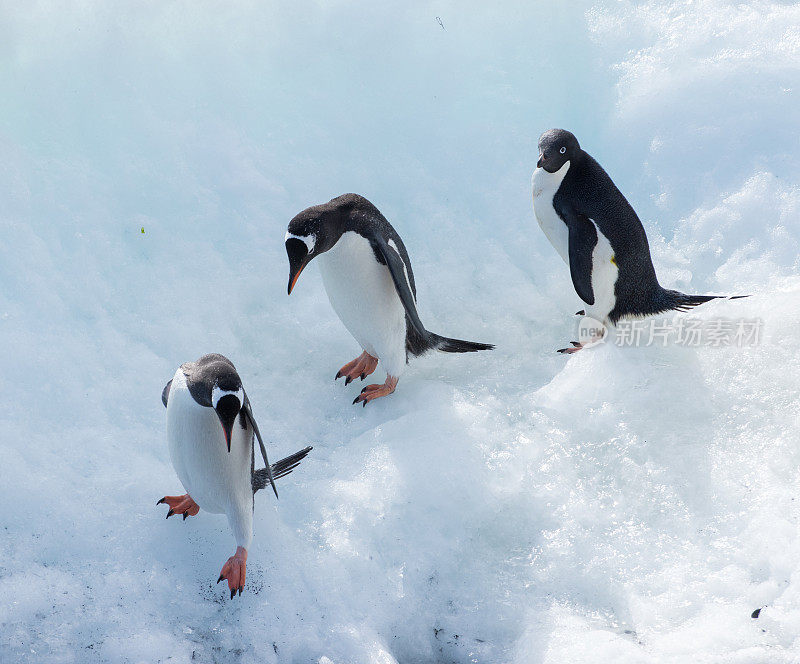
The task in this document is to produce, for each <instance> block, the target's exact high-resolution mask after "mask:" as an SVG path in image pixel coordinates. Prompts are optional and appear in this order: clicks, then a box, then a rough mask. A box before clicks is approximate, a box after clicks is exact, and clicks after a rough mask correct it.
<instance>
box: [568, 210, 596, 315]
mask: <svg viewBox="0 0 800 664" xmlns="http://www.w3.org/2000/svg"><path fill="white" fill-rule="evenodd" d="M565 216H566V218H567V226H568V228H569V273H570V275H571V276H572V285H573V286H575V292H576V293H578V296H579V297H580V298H581V300H583V301H584V302H586V304H588V305H589V306H591V305H593V304H594V290H593V289H592V251H594V247H595V245H596V244H597V229H595V227H594V224H593V223H592V221H591V220H590V219H589V218H588V217H586V216H584V215H582V214H567V215H565Z"/></svg>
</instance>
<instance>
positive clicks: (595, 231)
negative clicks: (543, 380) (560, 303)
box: [533, 129, 746, 353]
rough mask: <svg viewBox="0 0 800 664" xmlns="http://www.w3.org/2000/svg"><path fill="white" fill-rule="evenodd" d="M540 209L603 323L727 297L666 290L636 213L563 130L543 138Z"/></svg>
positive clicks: (589, 311) (536, 178)
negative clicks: (658, 276)
mask: <svg viewBox="0 0 800 664" xmlns="http://www.w3.org/2000/svg"><path fill="white" fill-rule="evenodd" d="M533 209H534V212H535V214H536V219H537V221H538V222H539V226H540V227H541V228H542V230H543V231H544V234H545V235H546V236H547V239H548V240H549V241H550V244H552V245H553V247H555V249H556V251H557V252H558V253H559V255H560V256H561V258H563V259H564V261H565V262H566V263H567V264H568V265H569V271H570V275H571V276H572V284H573V285H574V286H575V291H576V292H577V293H578V296H579V297H580V298H581V299H582V300H583V301H584V302H585V303H586V305H587V306H586V308H585V310H584V311H585V314H586V315H587V316H590V317H591V318H594V319H595V320H597V321H599V322H600V323H602V324H603V325H609V324H610V325H615V324H616V323H617V321H618V320H619V319H621V318H634V317H641V316H648V315H651V314H658V313H661V312H663V311H668V310H670V309H675V310H678V311H685V310H687V309H689V308H691V307H695V306H697V305H698V304H702V303H703V302H708V301H709V300H713V299H715V298H719V297H727V296H724V295H686V294H684V293H680V292H678V291H674V290H667V289H665V288H662V287H661V286H660V285H659V283H658V279H657V278H656V271H655V269H654V268H653V261H652V260H651V258H650V245H649V244H648V243H647V235H645V232H644V227H643V226H642V222H641V221H639V217H637V216H636V212H635V211H634V210H633V208H632V207H631V205H630V203H628V201H627V200H626V199H625V197H624V196H623V195H622V193H621V192H620V191H619V189H617V187H616V186H615V185H614V183H613V182H612V181H611V178H610V177H609V176H608V174H607V173H606V172H605V171H604V170H603V167H602V166H600V164H598V163H597V162H596V161H595V160H594V159H593V158H592V157H591V156H590V155H589V154H587V153H586V152H584V151H583V150H582V149H581V146H580V145H579V144H578V139H576V138H575V136H573V135H572V134H571V133H570V132H568V131H566V130H564V129H550V130H549V131H546V132H544V133H543V134H542V135H541V137H540V138H539V161H538V162H537V164H536V170H535V171H534V172H533ZM732 297H734V298H735V297H746V296H732ZM584 311H579V312H578V313H579V314H583V313H584ZM572 345H573V347H572V348H562V349H561V350H559V351H558V352H559V353H575V352H577V351H578V350H580V349H581V347H582V346H583V344H580V343H578V342H575V341H573V342H572Z"/></svg>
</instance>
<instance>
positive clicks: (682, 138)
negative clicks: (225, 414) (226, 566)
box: [0, 0, 800, 664]
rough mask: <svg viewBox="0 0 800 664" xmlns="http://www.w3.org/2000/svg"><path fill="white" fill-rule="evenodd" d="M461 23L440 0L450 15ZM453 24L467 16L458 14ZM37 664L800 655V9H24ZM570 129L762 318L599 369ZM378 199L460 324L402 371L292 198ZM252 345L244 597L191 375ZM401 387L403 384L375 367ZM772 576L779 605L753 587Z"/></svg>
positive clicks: (9, 51) (24, 450)
mask: <svg viewBox="0 0 800 664" xmlns="http://www.w3.org/2000/svg"><path fill="white" fill-rule="evenodd" d="M437 17H438V20H437ZM440 21H441V24H440ZM0 25H2V26H3V29H2V33H3V38H2V40H0V82H1V83H2V90H3V93H2V95H0V285H1V286H0V342H2V348H3V349H4V351H5V352H4V353H3V356H2V371H1V372H0V393H2V394H3V395H4V397H5V400H4V402H3V408H2V411H1V412H2V415H1V416H0V417H2V431H3V434H2V437H1V438H0V468H2V474H1V475H0V478H1V479H2V481H0V505H2V516H3V518H2V521H1V522H0V527H2V529H0V554H1V555H0V596H2V597H3V598H4V601H3V602H0V661H2V662H4V663H5V662H47V663H50V662H53V663H56V662H59V663H60V662H94V661H97V662H167V661H169V662H173V663H180V662H190V661H195V662H221V663H229V662H242V663H249V662H298V663H299V662H323V663H324V664H330V663H334V664H343V663H349V662H358V663H361V662H365V663H367V662H369V663H381V664H388V663H391V662H401V663H405V662H417V661H433V662H448V663H449V662H457V663H467V662H491V663H494V662H508V663H512V662H513V663H516V664H529V663H537V664H538V663H541V664H560V663H562V662H615V663H623V664H626V663H633V662H636V663H639V662H647V663H650V662H659V663H661V662H668V663H683V662H689V661H691V662H726V663H728V662H730V663H736V664H741V663H756V662H770V663H789V662H796V661H798V660H800V530H799V528H798V519H799V518H800V505H798V503H800V499H798V494H800V473H799V472H798V469H799V468H800V443H799V439H798V430H799V429H800V408H798V406H800V403H798V402H799V401H800V399H799V397H798V395H800V389H799V388H800V379H798V376H800V353H798V350H797V344H798V339H799V338H800V335H799V334H798V330H800V277H799V276H798V275H799V274H800V264H799V263H800V259H798V256H800V222H798V214H799V213H800V158H799V157H798V155H800V151H799V150H798V148H800V139H798V136H800V132H798V128H800V104H798V103H797V98H796V97H797V89H798V80H800V79H798V73H799V72H798V70H799V69H800V7H798V5H797V4H796V3H788V2H778V1H773V2H769V1H767V0H751V1H750V2H738V3H726V2H722V1H721V0H697V1H694V0H693V1H680V2H678V1H674V2H655V1H653V2H627V1H623V2H612V1H610V0H609V1H608V2H599V3H591V2H580V1H578V2H569V3H553V2H544V1H541V2H540V1H537V2H519V3H505V4H496V3H478V2H468V3H463V2H459V3H455V2H446V1H444V0H437V2H432V3H400V2H391V3H340V2H327V1H324V0H323V1H319V2H304V1H302V0H301V1H300V2H295V3H257V2H240V3H219V2H211V1H202V2H198V1H197V0H175V1H174V2H169V3H165V2H157V1H155V0H149V1H146V2H141V3H107V2H100V1H99V0H81V1H78V0H75V1H73V2H67V3H51V2H38V3H27V2H26V3H5V4H4V5H3V7H2V8H0ZM554 126H555V127H565V128H567V129H570V130H571V131H573V132H574V133H575V134H576V136H577V137H578V139H579V141H580V142H581V145H582V146H583V147H584V148H585V149H587V150H588V151H589V152H590V153H591V154H593V155H594V156H595V157H596V158H597V159H598V160H599V161H600V162H601V163H602V164H603V165H604V166H605V167H606V169H607V170H608V171H609V173H610V174H611V176H612V178H614V180H615V182H616V183H617V185H618V186H619V187H620V188H621V189H622V191H623V192H624V193H625V194H626V195H627V197H628V198H629V200H630V201H631V203H632V204H633V205H634V207H635V208H636V209H637V211H638V212H639V214H640V216H641V218H642V220H643V222H644V224H645V227H646V228H647V231H648V234H649V237H650V240H651V247H652V251H653V257H654V261H655V263H656V269H657V270H658V272H659V275H660V278H661V280H662V283H663V284H664V285H665V286H667V287H672V288H679V289H681V290H685V291H687V292H692V293H720V294H727V293H751V294H752V295H753V297H751V298H749V299H747V300H736V301H719V302H713V303H710V304H707V305H704V306H703V307H700V308H699V309H697V310H696V311H695V312H693V313H692V314H691V316H694V317H699V318H702V319H703V320H712V319H715V318H718V317H725V318H731V319H737V318H740V317H742V318H748V319H753V318H759V319H761V320H763V334H762V339H761V343H760V344H759V345H758V346H755V347H746V348H742V349H735V348H685V347H677V346H674V345H671V346H667V347H666V348H662V347H660V346H656V347H650V348H637V349H632V348H620V347H617V346H615V345H613V344H610V343H606V344H603V345H600V346H597V347H596V348H593V349H591V350H590V351H585V352H581V353H578V354H576V355H574V356H572V357H570V358H565V357H563V356H560V355H557V354H556V353H555V352H554V351H555V349H557V348H561V347H563V345H564V344H565V342H567V341H568V340H570V339H572V338H574V334H575V330H576V325H577V321H576V320H575V319H574V318H573V317H572V313H573V312H574V311H576V310H577V309H580V308H582V304H581V303H580V301H579V300H578V298H577V296H576V295H575V294H574V291H573V289H572V286H571V282H570V278H569V272H568V270H567V269H566V268H565V266H564V264H563V262H562V261H561V260H560V258H559V257H558V255H557V254H556V252H555V251H553V249H552V247H551V246H550V244H549V243H548V242H547V239H546V238H545V236H544V234H543V233H542V232H541V230H540V229H539V227H538V225H537V223H536V221H535V218H534V216H533V210H532V209H531V201H530V189H529V186H530V184H529V183H530V176H531V173H532V171H533V169H534V167H535V162H536V158H537V149H536V142H537V139H538V136H539V134H540V133H541V132H542V131H543V130H545V129H548V128H550V127H554ZM349 191H354V192H357V193H360V194H363V195H365V196H367V197H368V198H369V199H370V200H371V201H372V202H373V203H375V204H376V205H377V206H378V208H379V209H380V210H381V211H382V212H383V213H384V214H385V215H386V217H387V218H388V219H389V220H390V221H391V222H392V223H393V224H394V225H395V227H396V228H397V230H398V231H399V233H400V234H401V236H402V237H403V240H404V242H405V244H406V246H407V248H408V251H409V253H410V255H411V259H412V261H413V265H414V270H415V276H416V281H417V288H418V295H419V309H420V316H421V318H422V320H423V322H425V324H426V325H427V326H428V327H429V328H430V329H431V330H432V331H434V332H437V333H440V334H446V335H447V336H454V337H458V338H464V339H472V340H476V341H485V342H491V343H496V344H497V349H496V350H494V351H491V352H483V353H475V354H467V355H461V356H456V355H443V354H439V353H436V354H431V355H430V356H428V357H425V358H423V359H421V360H418V361H416V362H414V363H413V364H412V365H410V366H409V368H408V370H407V371H406V373H405V374H404V376H403V379H402V380H401V382H400V383H399V385H398V388H397V391H396V392H395V393H394V394H393V395H391V396H390V397H387V398H384V399H379V400H377V401H376V402H374V403H372V404H370V405H369V406H368V407H367V408H361V407H355V406H352V405H351V402H352V399H353V397H354V396H355V395H356V394H357V392H358V389H360V387H361V385H360V383H359V384H358V385H350V386H348V387H344V386H343V385H342V381H339V382H338V383H334V381H333V376H334V375H335V373H336V370H337V369H338V368H339V367H340V366H341V365H343V364H344V363H345V362H347V361H349V360H351V359H352V358H353V357H355V356H356V355H357V354H358V353H359V352H360V349H359V348H358V347H357V344H356V343H355V342H354V341H353V339H352V338H351V337H350V336H349V335H348V333H347V332H346V330H345V329H344V327H343V326H342V324H341V323H340V322H339V320H338V319H337V318H336V316H335V314H334V312H333V311H332V309H331V307H330V305H329V303H328V301H327V298H326V296H325V293H324V290H323V288H322V283H321V280H320V278H319V276H318V269H317V268H316V267H315V266H314V265H313V264H312V265H311V267H310V269H308V270H306V271H305V273H304V274H303V277H302V279H301V281H300V282H299V283H298V286H297V288H296V289H295V291H294V293H293V295H292V296H291V297H287V296H286V294H285V293H286V279H287V275H288V261H287V259H286V256H285V250H284V244H283V238H284V233H285V231H286V225H287V224H288V221H289V220H290V219H291V218H292V217H293V216H294V215H295V214H296V213H297V212H299V211H300V210H302V209H304V208H305V207H307V206H309V205H313V204H316V203H322V202H325V201H327V200H329V199H330V198H332V197H333V196H336V195H338V194H341V193H345V192H349ZM207 352H219V353H223V354H225V355H227V356H228V357H230V358H231V359H232V360H233V362H234V363H235V364H236V366H237V369H238V370H239V373H240V374H241V376H242V379H243V381H244V385H245V389H246V390H247V393H248V395H249V397H250V399H251V400H252V403H253V408H254V411H255V414H256V417H257V418H258V422H259V426H260V428H261V431H262V433H263V434H264V436H265V439H266V440H268V441H271V442H270V443H269V445H268V451H269V454H270V458H271V459H273V460H277V459H279V458H280V457H281V456H284V455H286V454H289V453H292V452H294V451H295V450H297V449H300V448H301V447H303V446H305V445H306V444H313V445H314V450H313V452H312V453H311V454H310V455H309V457H308V458H307V459H306V460H305V461H304V462H303V463H302V464H301V466H300V467H299V468H298V469H297V470H296V471H295V472H294V474H292V475H291V476H289V477H288V478H285V479H282V480H280V483H279V486H278V490H279V493H280V501H275V499H274V497H271V496H270V494H269V492H268V491H263V492H259V494H258V495H257V496H256V512H255V520H254V521H255V523H254V528H255V538H254V541H253V546H252V548H251V549H250V551H249V557H248V574H247V586H246V590H245V592H244V594H243V595H242V596H241V597H240V598H237V599H236V600H233V601H231V600H229V599H226V598H225V593H224V591H223V589H222V584H220V586H216V585H215V583H214V582H215V581H216V578H217V575H218V574H219V569H220V567H221V565H222V563H223V562H224V561H225V560H226V559H227V557H228V556H230V555H231V554H232V553H233V551H234V541H233V538H232V536H231V534H230V532H229V529H228V526H227V523H226V521H225V519H224V518H223V517H220V516H216V515H211V514H203V513H201V514H200V515H199V516H197V517H191V518H189V519H187V520H186V521H185V522H182V521H179V520H176V519H174V518H173V519H170V520H168V521H166V520H165V519H164V514H165V512H166V510H165V509H164V506H163V505H162V506H158V507H156V504H155V503H156V500H157V499H159V498H160V497H162V496H163V495H165V494H174V493H175V492H181V491H182V490H181V486H180V483H179V481H178V479H177V477H176V475H175V473H174V471H173V469H172V468H171V466H170V462H169V454H168V450H167V442H166V436H165V415H164V408H163V406H162V404H161V399H160V396H161V390H162V388H163V386H164V384H165V383H166V382H167V380H169V378H170V376H172V375H173V373H174V371H175V369H176V368H177V367H178V366H179V365H180V364H181V363H182V362H185V361H191V360H195V359H197V358H198V357H199V356H200V355H202V354H203V353H207ZM379 380H382V377H379ZM759 607H763V608H762V611H761V614H760V617H759V618H758V619H753V618H751V617H750V616H751V613H752V612H753V610H754V609H756V608H759Z"/></svg>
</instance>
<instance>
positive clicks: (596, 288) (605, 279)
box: [586, 219, 619, 324]
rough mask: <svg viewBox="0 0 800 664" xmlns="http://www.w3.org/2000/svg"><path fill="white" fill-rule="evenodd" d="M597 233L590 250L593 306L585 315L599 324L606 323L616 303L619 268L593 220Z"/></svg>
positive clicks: (610, 248) (609, 246)
mask: <svg viewBox="0 0 800 664" xmlns="http://www.w3.org/2000/svg"><path fill="white" fill-rule="evenodd" d="M590 221H591V222H592V223H593V224H594V227H595V230H596V231H597V244H596V245H595V247H594V249H593V250H592V292H593V293H594V304H593V305H591V306H587V307H586V315H587V316H591V317H592V318H594V319H595V320H598V321H600V322H601V323H606V324H609V323H608V320H607V319H608V314H610V313H611V311H612V310H613V309H614V307H615V306H616V303H617V296H616V291H615V288H616V285H617V277H618V276H619V268H618V267H617V263H616V260H615V258H614V249H613V248H612V247H611V243H610V242H609V241H608V238H606V236H605V235H603V234H602V233H601V232H600V229H599V228H598V227H597V224H595V223H594V220H591V219H590Z"/></svg>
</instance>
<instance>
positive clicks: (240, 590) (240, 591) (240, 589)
mask: <svg viewBox="0 0 800 664" xmlns="http://www.w3.org/2000/svg"><path fill="white" fill-rule="evenodd" d="M242 590H244V588H239V597H241V596H242Z"/></svg>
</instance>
